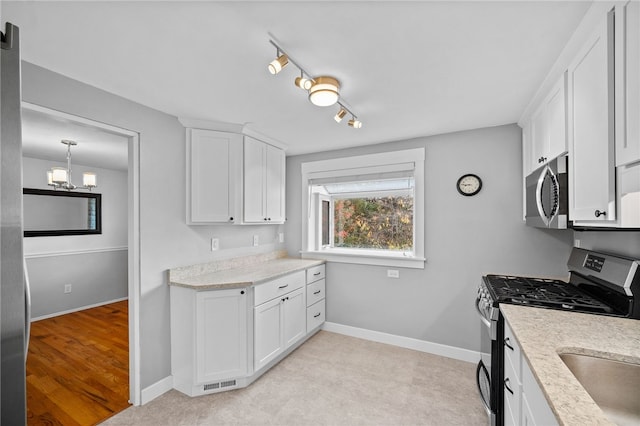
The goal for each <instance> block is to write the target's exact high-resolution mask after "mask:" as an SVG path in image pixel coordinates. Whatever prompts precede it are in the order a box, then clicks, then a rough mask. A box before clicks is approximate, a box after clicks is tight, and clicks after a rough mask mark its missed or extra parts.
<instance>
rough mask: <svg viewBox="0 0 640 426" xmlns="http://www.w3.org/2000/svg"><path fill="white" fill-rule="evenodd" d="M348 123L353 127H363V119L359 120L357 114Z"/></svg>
mask: <svg viewBox="0 0 640 426" xmlns="http://www.w3.org/2000/svg"><path fill="white" fill-rule="evenodd" d="M347 124H348V125H349V127H353V128H354V129H360V128H362V121H360V120H358V118H357V117H355V116H354V117H353V118H351V120H349V122H348V123H347Z"/></svg>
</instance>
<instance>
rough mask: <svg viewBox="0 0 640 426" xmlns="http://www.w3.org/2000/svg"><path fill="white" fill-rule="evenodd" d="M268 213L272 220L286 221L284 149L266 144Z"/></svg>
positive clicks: (266, 198)
mask: <svg viewBox="0 0 640 426" xmlns="http://www.w3.org/2000/svg"><path fill="white" fill-rule="evenodd" d="M265 174H266V176H265V178H266V185H265V191H266V194H265V200H266V204H267V205H266V215H267V220H268V221H270V222H284V215H285V213H284V185H285V156H284V151H283V150H281V149H279V148H276V147H274V146H271V145H266V173H265Z"/></svg>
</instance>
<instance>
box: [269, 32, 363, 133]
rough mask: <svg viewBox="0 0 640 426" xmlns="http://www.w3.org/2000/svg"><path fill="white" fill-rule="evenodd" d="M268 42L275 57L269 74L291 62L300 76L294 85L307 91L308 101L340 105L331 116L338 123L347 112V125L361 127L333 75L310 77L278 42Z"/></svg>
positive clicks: (275, 72)
mask: <svg viewBox="0 0 640 426" xmlns="http://www.w3.org/2000/svg"><path fill="white" fill-rule="evenodd" d="M270 36H271V35H270ZM269 43H271V44H272V45H273V47H275V48H276V55H277V58H276V59H274V60H273V61H271V63H270V64H269V66H268V69H269V72H270V73H271V74H274V75H275V74H278V73H279V72H280V71H282V69H283V68H284V67H286V66H287V64H288V63H289V62H291V63H292V64H293V65H294V66H295V67H297V68H298V69H299V70H300V76H299V77H296V79H295V85H296V86H297V87H299V88H301V89H303V90H306V91H307V92H308V93H309V101H310V102H311V103H312V104H314V105H317V106H323V107H324V106H331V105H335V104H336V103H337V104H338V105H340V109H339V110H338V112H337V114H336V115H335V116H334V117H333V118H334V120H335V121H336V122H338V123H340V122H341V121H342V119H343V118H344V116H345V115H347V113H349V114H351V116H352V119H351V120H349V126H350V127H352V128H354V129H359V128H361V127H362V122H360V121H359V120H357V119H356V116H355V114H354V113H353V111H351V110H350V109H349V107H348V103H346V102H345V101H344V99H342V98H341V96H340V82H339V81H338V79H337V78H335V77H330V76H318V77H312V74H310V73H308V72H307V71H305V70H304V68H302V67H301V66H300V65H299V64H298V63H296V61H295V60H294V59H293V58H292V57H291V56H290V55H289V54H288V53H286V52H285V51H284V50H283V49H282V48H281V47H280V45H279V44H277V43H276V42H275V41H273V39H272V40H269Z"/></svg>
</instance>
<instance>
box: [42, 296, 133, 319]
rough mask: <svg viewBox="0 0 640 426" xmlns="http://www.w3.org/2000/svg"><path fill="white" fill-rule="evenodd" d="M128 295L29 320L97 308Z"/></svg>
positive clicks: (124, 298)
mask: <svg viewBox="0 0 640 426" xmlns="http://www.w3.org/2000/svg"><path fill="white" fill-rule="evenodd" d="M127 299H128V297H120V298H119V299H113V300H108V301H106V302H100V303H94V304H92V305H86V306H81V307H79V308H74V309H69V310H66V311H62V312H54V313H53V314H47V315H42V316H40V317H36V318H31V322H36V321H40V320H44V319H49V318H55V317H59V316H60V315H66V314H72V313H74V312H80V311H86V310H87V309H92V308H97V307H98V306H104V305H108V304H109V303H116V302H122V301H123V300H127Z"/></svg>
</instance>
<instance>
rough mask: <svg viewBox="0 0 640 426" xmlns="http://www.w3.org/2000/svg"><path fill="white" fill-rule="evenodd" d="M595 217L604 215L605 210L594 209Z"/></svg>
mask: <svg viewBox="0 0 640 426" xmlns="http://www.w3.org/2000/svg"><path fill="white" fill-rule="evenodd" d="M594 214H595V215H596V217H600V216H606V215H607V212H601V211H600V210H596V211H595V213H594Z"/></svg>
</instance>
